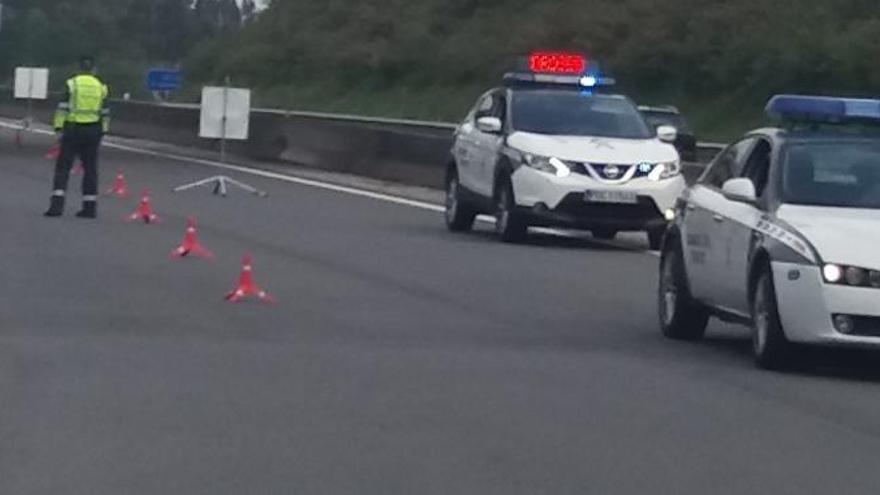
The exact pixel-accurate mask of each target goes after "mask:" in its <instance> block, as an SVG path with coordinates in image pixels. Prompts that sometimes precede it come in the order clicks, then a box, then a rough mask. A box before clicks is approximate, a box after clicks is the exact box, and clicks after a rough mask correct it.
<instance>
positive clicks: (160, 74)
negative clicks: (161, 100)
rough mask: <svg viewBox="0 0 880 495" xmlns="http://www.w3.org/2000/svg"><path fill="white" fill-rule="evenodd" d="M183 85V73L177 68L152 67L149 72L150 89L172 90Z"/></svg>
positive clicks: (148, 82) (148, 86) (148, 85)
mask: <svg viewBox="0 0 880 495" xmlns="http://www.w3.org/2000/svg"><path fill="white" fill-rule="evenodd" d="M182 85H183V74H181V73H180V71H179V70H177V69H152V70H150V72H148V73H147V88H148V89H149V90H150V91H172V90H175V89H180V87H181V86H182Z"/></svg>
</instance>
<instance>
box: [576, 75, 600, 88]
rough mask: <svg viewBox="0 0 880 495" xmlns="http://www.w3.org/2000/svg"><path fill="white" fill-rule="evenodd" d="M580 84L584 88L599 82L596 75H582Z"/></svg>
mask: <svg viewBox="0 0 880 495" xmlns="http://www.w3.org/2000/svg"><path fill="white" fill-rule="evenodd" d="M580 82H581V86H583V87H585V88H595V87H596V85H597V84H599V79H597V78H596V76H583V77H581V81H580Z"/></svg>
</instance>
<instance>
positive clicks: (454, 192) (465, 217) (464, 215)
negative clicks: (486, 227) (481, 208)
mask: <svg viewBox="0 0 880 495" xmlns="http://www.w3.org/2000/svg"><path fill="white" fill-rule="evenodd" d="M476 218H477V211H476V210H475V209H474V208H473V207H472V206H471V205H469V204H468V203H467V202H466V201H465V200H463V199H462V197H461V183H460V182H459V181H458V174H457V173H456V172H455V171H454V170H452V171H450V172H449V174H448V176H447V177H446V227H447V228H448V229H449V230H450V231H452V232H467V231H469V230H471V228H473V226H474V220H475V219H476Z"/></svg>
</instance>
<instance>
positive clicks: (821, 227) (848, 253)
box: [776, 205, 880, 270]
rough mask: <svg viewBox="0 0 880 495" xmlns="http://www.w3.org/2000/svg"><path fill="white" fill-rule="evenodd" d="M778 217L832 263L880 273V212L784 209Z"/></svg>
mask: <svg viewBox="0 0 880 495" xmlns="http://www.w3.org/2000/svg"><path fill="white" fill-rule="evenodd" d="M776 216H777V217H778V218H779V219H780V220H783V221H785V222H786V223H788V224H789V225H791V226H792V227H794V228H795V229H797V231H798V232H800V233H801V235H803V236H804V237H806V239H807V240H808V241H809V242H810V243H811V244H812V245H813V247H815V248H816V250H817V251H819V256H821V257H822V260H823V261H825V262H828V263H840V264H842V265H850V266H858V267H862V268H872V269H875V270H880V248H878V246H880V210H875V209H862V208H829V207H824V206H798V205H783V206H782V207H780V208H779V210H777V212H776Z"/></svg>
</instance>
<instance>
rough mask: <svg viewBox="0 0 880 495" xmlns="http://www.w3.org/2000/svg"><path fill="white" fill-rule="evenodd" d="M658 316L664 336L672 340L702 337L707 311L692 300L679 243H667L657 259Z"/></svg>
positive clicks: (707, 315) (689, 339) (707, 319)
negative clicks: (658, 269)
mask: <svg viewBox="0 0 880 495" xmlns="http://www.w3.org/2000/svg"><path fill="white" fill-rule="evenodd" d="M657 292H658V296H659V297H658V299H659V304H658V314H659V317H660V328H661V330H662V331H663V335H665V336H666V337H668V338H670V339H673V340H685V341H695V340H700V339H702V338H703V335H705V333H706V326H707V325H708V323H709V312H708V311H707V310H706V308H705V307H703V305H702V304H700V303H699V302H698V301H696V300H694V299H693V297H691V293H690V289H689V288H688V283H687V276H686V275H685V267H684V256H683V254H682V251H681V247H680V245H679V244H678V243H670V244H669V245H668V246H667V248H666V249H664V252H663V255H662V257H661V258H660V283H659V290H658V291H657Z"/></svg>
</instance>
